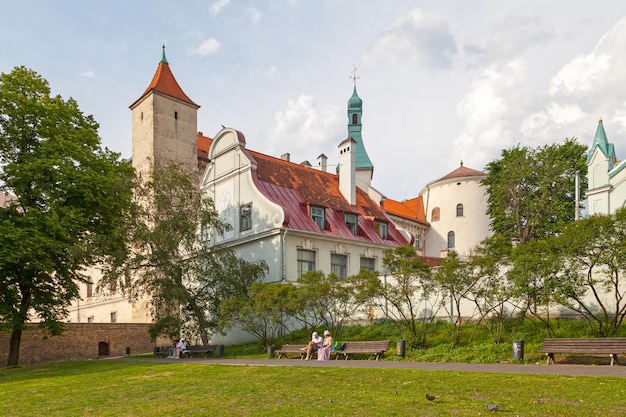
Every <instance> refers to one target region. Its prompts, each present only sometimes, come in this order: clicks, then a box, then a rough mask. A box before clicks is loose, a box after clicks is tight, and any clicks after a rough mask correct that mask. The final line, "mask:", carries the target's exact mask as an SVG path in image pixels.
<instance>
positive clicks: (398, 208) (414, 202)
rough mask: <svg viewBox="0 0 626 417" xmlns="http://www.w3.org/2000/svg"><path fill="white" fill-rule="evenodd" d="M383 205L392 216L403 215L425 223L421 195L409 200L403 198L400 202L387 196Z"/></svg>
mask: <svg viewBox="0 0 626 417" xmlns="http://www.w3.org/2000/svg"><path fill="white" fill-rule="evenodd" d="M384 207H385V211H386V212H387V213H389V214H392V215H394V216H398V217H404V218H405V219H409V220H413V221H417V222H420V223H424V224H425V223H426V216H425V215H424V203H423V201H422V197H415V198H412V199H410V200H404V201H402V202H400V201H396V200H393V199H391V198H387V199H386V200H385V204H384Z"/></svg>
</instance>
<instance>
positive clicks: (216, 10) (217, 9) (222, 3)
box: [211, 0, 230, 16]
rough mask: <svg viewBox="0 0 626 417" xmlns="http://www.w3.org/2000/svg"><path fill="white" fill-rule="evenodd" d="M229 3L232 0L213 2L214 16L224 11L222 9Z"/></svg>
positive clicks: (212, 11)
mask: <svg viewBox="0 0 626 417" xmlns="http://www.w3.org/2000/svg"><path fill="white" fill-rule="evenodd" d="M228 3H230V0H216V1H214V2H213V3H211V14H212V15H213V16H216V15H217V14H218V13H219V12H221V11H222V9H223V8H224V7H226V6H228Z"/></svg>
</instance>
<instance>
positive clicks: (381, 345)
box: [334, 340, 389, 360]
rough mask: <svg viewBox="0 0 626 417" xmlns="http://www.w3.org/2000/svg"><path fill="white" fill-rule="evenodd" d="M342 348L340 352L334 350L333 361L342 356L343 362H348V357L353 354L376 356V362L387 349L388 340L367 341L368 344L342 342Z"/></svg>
mask: <svg viewBox="0 0 626 417" xmlns="http://www.w3.org/2000/svg"><path fill="white" fill-rule="evenodd" d="M343 345H344V348H343V349H342V350H336V351H334V353H335V359H339V356H341V355H343V357H344V359H345V360H348V357H349V356H350V355H354V354H370V355H376V360H378V358H380V357H382V356H383V355H384V354H385V352H386V351H387V349H389V340H381V341H368V342H343Z"/></svg>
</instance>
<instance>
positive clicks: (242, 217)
mask: <svg viewBox="0 0 626 417" xmlns="http://www.w3.org/2000/svg"><path fill="white" fill-rule="evenodd" d="M239 229H240V230H241V231H244V230H250V229H252V203H248V204H244V205H242V206H241V208H240V209H239Z"/></svg>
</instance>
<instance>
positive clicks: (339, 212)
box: [198, 134, 407, 245]
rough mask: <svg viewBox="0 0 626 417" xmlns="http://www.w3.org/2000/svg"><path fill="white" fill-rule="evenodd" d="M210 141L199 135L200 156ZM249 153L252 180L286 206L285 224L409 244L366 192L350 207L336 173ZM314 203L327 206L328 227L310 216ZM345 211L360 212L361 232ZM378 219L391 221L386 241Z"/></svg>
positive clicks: (270, 196)
mask: <svg viewBox="0 0 626 417" xmlns="http://www.w3.org/2000/svg"><path fill="white" fill-rule="evenodd" d="M210 143H211V139H209V138H206V137H204V136H202V135H200V134H198V156H201V153H202V154H204V152H203V148H204V149H206V150H207V151H208V148H209V146H210ZM246 153H247V154H248V155H249V156H250V157H251V158H252V159H254V161H255V162H256V166H257V169H256V172H255V173H253V180H254V182H255V184H256V186H257V188H258V189H259V190H260V191H261V192H262V193H263V194H264V195H265V196H266V197H267V198H269V199H270V200H271V201H273V202H274V203H276V204H278V205H280V206H281V207H282V208H283V210H284V212H285V222H284V226H285V227H288V228H290V229H295V230H302V231H308V232H315V233H323V234H328V235H334V236H341V237H345V238H349V239H357V240H365V241H372V242H376V243H384V244H391V245H405V244H406V243H407V241H406V239H405V238H404V237H403V236H402V234H400V232H398V231H397V230H396V229H395V227H394V225H393V223H391V222H389V221H388V218H387V216H386V215H385V213H384V212H383V210H382V209H381V208H380V206H378V204H376V203H375V202H374V201H372V200H371V199H370V198H369V196H368V195H367V193H366V192H365V191H363V190H361V189H360V188H357V193H356V205H354V206H351V205H350V204H349V203H348V202H347V201H346V199H345V198H344V197H343V195H342V194H341V192H340V191H339V177H338V176H337V175H335V174H333V173H329V172H323V171H320V170H317V169H314V168H310V167H307V166H303V165H300V164H296V163H293V162H289V161H286V160H283V159H280V158H275V157H272V156H268V155H265V154H262V153H259V152H254V151H250V150H246ZM255 174H256V175H255ZM311 205H313V206H318V207H323V208H324V209H325V219H326V229H325V230H320V229H319V227H318V226H317V224H316V223H315V222H314V221H313V219H311V216H310V215H309V210H310V206H311ZM344 213H355V214H358V235H354V234H352V232H351V231H350V230H349V229H348V228H347V226H346V225H345V221H344ZM375 220H379V221H383V222H385V223H388V233H387V239H386V240H385V239H382V238H381V237H380V236H379V235H378V233H377V232H376V230H375V229H374V221H375Z"/></svg>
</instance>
